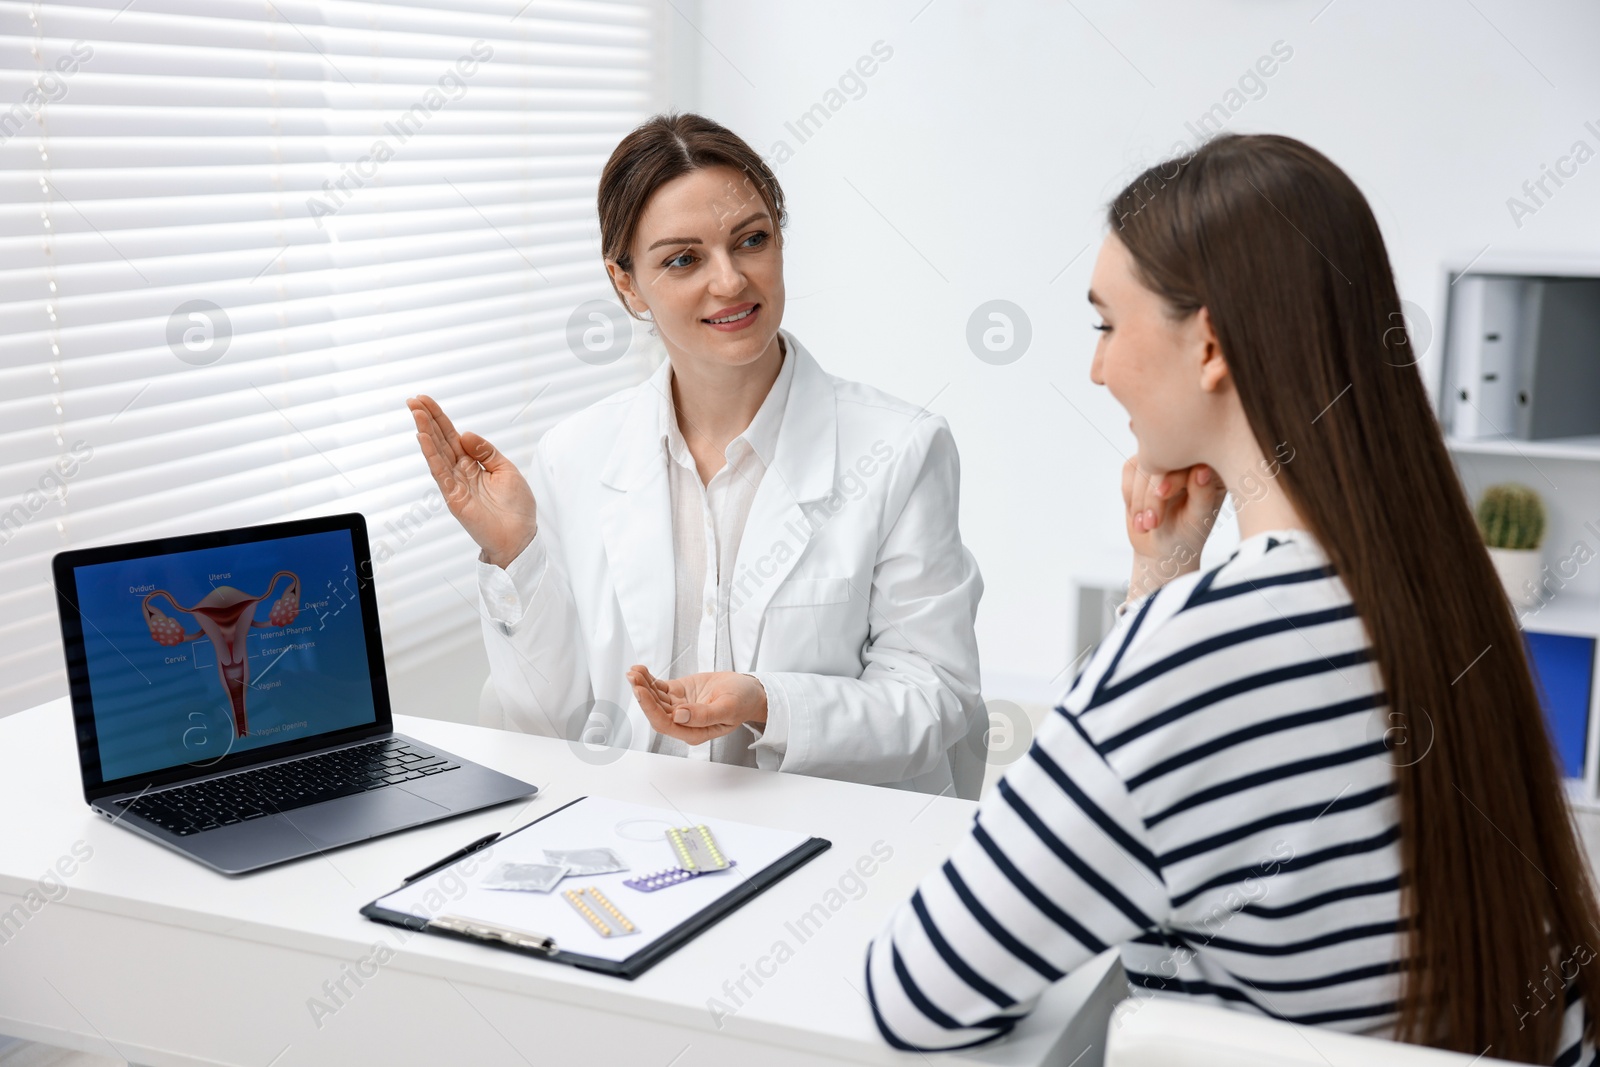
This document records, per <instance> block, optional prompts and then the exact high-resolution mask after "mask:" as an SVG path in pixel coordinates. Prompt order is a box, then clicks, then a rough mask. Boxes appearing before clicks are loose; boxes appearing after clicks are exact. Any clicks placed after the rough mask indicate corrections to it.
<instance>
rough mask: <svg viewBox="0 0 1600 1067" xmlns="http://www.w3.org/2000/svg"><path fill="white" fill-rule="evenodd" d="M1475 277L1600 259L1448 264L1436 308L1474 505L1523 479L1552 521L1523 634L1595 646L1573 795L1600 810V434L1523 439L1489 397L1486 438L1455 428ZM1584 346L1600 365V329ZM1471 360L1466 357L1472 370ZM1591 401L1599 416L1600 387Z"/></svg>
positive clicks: (1528, 273) (1462, 470) (1446, 383)
mask: <svg viewBox="0 0 1600 1067" xmlns="http://www.w3.org/2000/svg"><path fill="white" fill-rule="evenodd" d="M1474 276H1482V277H1486V278H1502V279H1503V278H1526V279H1590V280H1595V281H1597V282H1600V257H1594V258H1573V257H1562V258H1548V259H1547V258H1540V257H1534V256H1526V255H1519V256H1514V257H1513V256H1494V257H1490V256H1482V257H1475V258H1473V259H1472V260H1469V261H1461V262H1455V263H1447V264H1446V265H1445V269H1444V270H1443V271H1442V277H1441V282H1440V295H1441V300H1440V301H1439V303H1438V305H1437V306H1438V307H1439V308H1440V309H1442V312H1443V314H1442V318H1443V320H1444V323H1445V329H1444V331H1443V342H1444V344H1443V348H1442V352H1443V358H1442V359H1441V360H1439V381H1438V389H1437V391H1436V393H1435V396H1436V398H1437V405H1436V409H1437V411H1438V414H1439V419H1440V423H1441V425H1442V426H1443V428H1444V431H1445V443H1446V446H1447V447H1448V448H1449V450H1450V453H1451V455H1452V457H1453V459H1454V460H1455V465H1456V470H1457V472H1458V474H1459V475H1460V477H1461V481H1462V484H1463V486H1464V487H1465V488H1466V490H1467V493H1468V496H1469V498H1470V499H1471V500H1472V502H1473V504H1474V506H1476V502H1477V500H1478V498H1479V496H1480V495H1481V494H1482V492H1483V490H1484V489H1485V488H1486V487H1487V486H1489V485H1493V484H1496V483H1500V482H1521V483H1522V484H1524V485H1527V486H1530V487H1532V488H1533V489H1535V490H1536V491H1537V492H1538V493H1539V495H1540V496H1541V497H1542V498H1543V500H1544V502H1545V508H1546V513H1547V516H1548V522H1547V525H1546V529H1545V539H1544V543H1543V545H1542V546H1541V550H1542V552H1543V554H1544V559H1543V563H1544V577H1543V578H1542V580H1541V590H1540V593H1539V597H1540V603H1539V604H1537V605H1536V606H1534V607H1532V608H1528V609H1524V610H1522V611H1521V612H1520V613H1519V614H1520V617H1521V622H1522V628H1523V630H1524V632H1527V633H1531V634H1553V635H1560V636H1564V637H1572V638H1579V639H1587V640H1588V641H1589V642H1590V643H1591V648H1590V650H1589V694H1588V704H1587V724H1586V731H1585V733H1586V741H1585V747H1584V756H1583V765H1584V773H1583V776H1582V777H1581V778H1571V779H1568V780H1567V792H1568V796H1569V798H1570V799H1571V800H1572V802H1573V803H1574V804H1575V805H1576V806H1579V807H1582V808H1586V809H1590V810H1600V434H1580V435H1573V436H1563V437H1548V438H1543V439H1538V438H1534V439H1528V438H1524V437H1519V436H1517V435H1516V434H1515V433H1513V432H1508V431H1512V430H1514V429H1515V428H1516V419H1515V418H1514V417H1513V418H1507V417H1505V416H1504V414H1503V412H1498V413H1497V414H1495V415H1493V416H1487V415H1486V413H1485V410H1484V409H1485V408H1488V409H1489V410H1494V409H1493V408H1492V405H1491V402H1490V401H1488V400H1485V401H1484V402H1483V403H1484V407H1483V408H1479V407H1473V411H1472V414H1473V415H1474V416H1481V417H1473V418H1470V419H1469V421H1470V422H1473V423H1476V424H1477V426H1476V427H1475V428H1476V429H1479V430H1487V431H1488V432H1485V433H1480V434H1475V435H1471V436H1469V435H1466V434H1461V433H1458V432H1457V427H1456V426H1455V425H1453V423H1454V419H1453V418H1452V413H1453V412H1458V411H1463V410H1465V409H1464V408H1463V407H1462V406H1461V405H1462V404H1463V403H1464V402H1465V401H1466V399H1467V398H1466V397H1464V396H1461V395H1460V394H1459V392H1458V390H1459V389H1460V388H1461V387H1462V386H1464V385H1469V384H1470V383H1469V382H1466V381H1464V380H1463V377H1462V376H1461V375H1460V374H1459V373H1458V369H1457V368H1458V366H1459V364H1457V363H1456V362H1455V361H1456V360H1457V359H1460V358H1461V357H1462V355H1463V352H1464V351H1466V349H1465V343H1466V342H1468V341H1469V340H1470V341H1472V342H1473V343H1477V342H1478V341H1480V340H1481V339H1470V338H1467V337H1465V336H1464V334H1465V331H1466V330H1468V329H1470V328H1471V326H1472V325H1473V323H1472V322H1471V320H1470V317H1464V316H1461V315H1459V314H1457V313H1456V312H1457V311H1458V309H1459V301H1460V300H1461V299H1462V297H1463V294H1464V293H1465V289H1466V287H1464V286H1463V285H1462V282H1463V281H1465V280H1467V279H1470V278H1473V277H1474ZM1597 315H1600V309H1597ZM1512 321H1513V325H1514V327H1515V326H1517V325H1520V324H1517V323H1516V320H1515V318H1514V317H1513V320H1512ZM1481 328H1486V329H1494V328H1496V326H1495V325H1486V326H1483V327H1481ZM1523 328H1524V329H1525V328H1526V327H1523ZM1486 336H1487V335H1486ZM1495 340H1499V338H1498V337H1495ZM1567 340H1568V341H1569V342H1570V340H1571V339H1570V338H1568V339H1567ZM1580 340H1582V339H1580ZM1507 341H1508V344H1511V345H1520V346H1522V353H1521V354H1522V355H1523V356H1524V358H1525V357H1526V353H1527V350H1528V349H1527V346H1528V345H1529V344H1530V342H1529V341H1527V340H1526V339H1525V337H1524V338H1508V339H1507ZM1582 346H1589V350H1590V351H1591V352H1592V358H1593V360H1595V361H1596V362H1597V363H1600V329H1596V330H1595V331H1594V335H1593V337H1592V339H1591V340H1587V341H1582V345H1581V346H1580V347H1582ZM1471 358H1472V357H1471V356H1470V355H1468V356H1467V360H1468V366H1469V367H1470V366H1471V364H1470V360H1471ZM1482 369H1483V370H1484V372H1485V374H1486V375H1489V374H1492V373H1493V372H1495V371H1506V370H1510V371H1511V372H1512V373H1513V374H1516V375H1519V376H1520V374H1521V368H1520V367H1516V366H1510V367H1508V366H1507V365H1506V364H1504V363H1500V364H1496V365H1491V361H1490V360H1489V359H1488V358H1487V357H1485V358H1484V363H1483V367H1482ZM1490 380H1491V381H1492V378H1491V379H1490ZM1487 388H1488V387H1487V386H1486V389H1487ZM1502 395H1504V394H1502ZM1510 399H1511V402H1512V403H1513V404H1516V403H1522V404H1526V403H1527V400H1526V398H1519V397H1516V396H1515V395H1513V396H1511V398H1510ZM1580 399H1581V398H1580ZM1593 403H1594V405H1595V410H1597V411H1600V390H1597V391H1596V395H1595V396H1594V397H1593ZM1524 423H1526V420H1524Z"/></svg>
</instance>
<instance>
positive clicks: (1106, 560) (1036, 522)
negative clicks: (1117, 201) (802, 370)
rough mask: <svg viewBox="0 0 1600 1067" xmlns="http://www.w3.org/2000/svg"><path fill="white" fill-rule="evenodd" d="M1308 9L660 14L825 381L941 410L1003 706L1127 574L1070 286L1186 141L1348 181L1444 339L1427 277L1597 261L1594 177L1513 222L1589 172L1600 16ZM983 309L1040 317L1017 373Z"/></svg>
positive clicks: (693, 100) (688, 104)
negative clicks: (980, 332) (772, 183)
mask: <svg viewBox="0 0 1600 1067" xmlns="http://www.w3.org/2000/svg"><path fill="white" fill-rule="evenodd" d="M1325 2H1326V0H1305V2H1294V3H1266V2H1263V0H1213V2H1209V3H1205V4H1192V3H1180V2H1165V3H1116V2H1112V0H1074V3H1073V4H1063V3H1055V2H1051V3H1043V2H1038V3H1018V2H1010V3H995V2H987V3H980V2H977V0H931V2H927V0H896V2H894V3H862V2H839V0H826V2H819V0H803V2H802V0H763V2H761V3H750V2H748V0H700V2H699V3H696V4H687V3H679V4H678V5H677V6H678V8H679V10H680V11H681V12H682V13H683V14H682V15H681V16H680V19H682V20H683V21H685V22H687V21H689V20H692V21H693V22H694V24H695V25H694V27H692V28H693V29H695V30H696V31H697V32H695V33H693V34H684V35H683V38H684V39H685V40H687V41H688V42H689V43H690V46H691V47H690V49H689V54H688V55H687V56H684V57H682V58H684V59H685V60H686V61H688V62H697V63H698V66H699V70H700V76H699V79H698V84H697V85H696V86H695V87H694V89H693V91H692V92H691V91H689V90H688V89H685V88H684V86H685V84H686V83H685V81H684V80H683V79H676V80H675V85H676V89H675V92H676V93H677V98H676V99H675V101H674V102H675V104H676V105H677V106H679V107H681V108H686V109H688V108H697V109H699V110H703V111H704V112H705V113H707V114H709V115H711V116H712V117H714V118H716V119H718V120H719V121H722V122H724V123H726V124H727V125H729V126H731V127H732V128H733V129H735V130H737V131H738V132H739V133H740V134H742V135H743V136H744V137H746V138H747V139H748V140H749V141H750V142H751V143H752V144H753V145H755V146H756V147H757V148H758V149H760V150H761V151H762V152H763V153H765V154H767V155H768V157H769V158H770V159H772V160H773V161H774V163H775V167H776V169H777V171H778V175H779V178H780V179H781V181H782V182H783V185H784V189H785V192H786V193H787V194H788V196H789V199H790V207H791V223H790V227H789V231H788V239H789V246H788V263H787V268H788V275H787V277H788V288H789V309H788V315H787V318H786V325H788V326H789V327H791V328H792V329H793V330H794V331H795V332H796V334H797V335H798V336H799V337H801V339H802V340H804V341H805V342H806V344H807V346H808V347H809V348H810V349H811V350H812V351H813V352H814V353H815V354H816V355H817V356H818V358H819V359H820V360H821V361H822V363H823V364H824V366H826V367H827V368H828V369H829V370H831V371H833V372H834V373H837V374H842V375H845V376H848V377H853V378H858V379H861V380H864V381H867V382H870V383H872V384H874V385H877V386H880V387H882V388H885V389H887V390H889V391H891V392H893V393H896V394H898V395H900V396H902V397H905V398H906V399H909V400H912V401H914V402H916V403H919V404H922V403H929V405H930V408H931V410H933V411H935V412H937V413H939V414H941V415H943V416H945V417H946V418H947V419H949V421H950V423H951V425H952V427H953V429H954V431H955V435H956V441H957V443H958V444H959V446H960V448H961V452H962V460H963V474H964V475H965V477H964V481H963V487H964V490H965V492H964V494H963V501H962V515H961V523H962V532H963V535H964V537H965V538H966V540H967V543H968V544H969V546H970V547H971V549H972V551H973V553H974V554H975V555H976V556H977V558H978V563H979V565H980V566H981V567H982V569H983V573H984V578H985V581H986V583H987V587H988V588H987V592H986V594H985V596H984V602H983V607H982V610H981V612H980V617H979V625H978V630H979V637H980V641H981V644H982V653H983V668H984V678H985V689H986V692H987V695H988V696H990V697H991V698H993V697H1005V698H1010V699H1052V698H1054V697H1055V696H1057V695H1059V690H1060V689H1061V687H1062V686H1063V685H1064V684H1065V682H1066V681H1068V680H1070V679H1069V678H1067V677H1066V676H1064V675H1062V673H1061V672H1062V671H1063V669H1064V668H1065V667H1066V665H1067V660H1068V655H1067V647H1068V644H1069V640H1070V638H1071V636H1072V635H1071V634H1070V632H1069V631H1070V621H1069V620H1070V611H1069V582H1070V577H1071V576H1072V575H1073V574H1074V573H1075V572H1083V571H1091V572H1093V571H1103V570H1104V569H1105V568H1107V567H1120V566H1125V562H1124V561H1125V559H1126V548H1125V545H1124V543H1123V541H1122V534H1121V529H1122V528H1121V519H1120V512H1119V507H1120V497H1119V492H1118V469H1119V466H1120V461H1121V458H1122V455H1123V454H1125V453H1127V452H1130V451H1131V450H1132V447H1133V442H1132V439H1131V436H1130V435H1129V433H1128V432H1127V428H1126V427H1127V422H1126V417H1125V416H1124V415H1123V414H1122V413H1121V411H1120V409H1119V408H1118V407H1117V405H1116V404H1115V402H1114V401H1112V400H1111V398H1110V397H1109V396H1108V395H1106V394H1105V392H1104V391H1103V390H1100V389H1098V388H1096V387H1094V386H1093V385H1092V384H1091V383H1090V382H1089V380H1088V365H1089V358H1090V355H1091V352H1092V340H1093V338H1092V334H1091V331H1090V329H1089V324H1090V323H1091V322H1092V321H1094V319H1093V316H1091V315H1090V314H1089V312H1088V308H1087V305H1086V303H1085V301H1084V292H1085V290H1086V289H1087V285H1088V278H1089V274H1090V270H1091V268H1092V266H1093V261H1094V255H1095V251H1096V249H1097V248H1098V243H1099V240H1100V238H1101V236H1102V233H1103V227H1102V225H1101V222H1100V219H1101V213H1102V211H1103V207H1104V204H1105V202H1106V201H1107V200H1108V199H1109V198H1110V197H1111V196H1112V195H1113V194H1114V193H1115V192H1116V191H1117V190H1118V189H1119V188H1120V187H1121V185H1122V184H1123V183H1124V182H1126V181H1127V180H1128V179H1129V178H1131V177H1132V176H1133V175H1134V174H1135V173H1137V171H1138V170H1140V169H1142V167H1144V166H1146V165H1148V164H1150V163H1152V162H1155V161H1156V160H1157V159H1159V158H1162V157H1164V156H1165V155H1167V154H1168V153H1169V152H1170V151H1171V149H1172V147H1173V145H1174V143H1175V142H1177V141H1178V140H1180V139H1185V138H1187V139H1189V140H1191V141H1192V136H1193V135H1192V134H1190V133H1189V131H1188V130H1187V129H1186V127H1185V124H1186V123H1190V122H1193V121H1194V120H1196V119H1197V118H1198V117H1199V116H1200V115H1201V114H1203V113H1204V112H1206V111H1207V110H1208V109H1209V108H1211V107H1212V106H1213V105H1214V104H1218V103H1225V104H1231V103H1235V102H1238V103H1239V104H1240V106H1238V108H1237V111H1236V112H1235V113H1234V114H1232V116H1231V118H1230V121H1229V124H1228V128H1229V129H1232V130H1238V131H1247V132H1264V131H1274V132H1282V133H1287V134H1292V135H1293V136H1296V137H1299V138H1302V139H1303V140H1306V141H1308V142H1309V143H1311V144H1312V145H1314V146H1316V147H1317V148H1319V149H1321V150H1322V151H1324V152H1326V153H1327V154H1328V155H1329V156H1330V157H1331V158H1332V159H1333V160H1334V161H1335V162H1337V163H1339V164H1340V165H1341V166H1343V167H1344V168H1345V169H1346V170H1347V171H1348V172H1349V173H1350V174H1351V175H1352V177H1353V178H1354V179H1355V180H1356V182H1357V183H1358V184H1359V185H1360V186H1361V188H1362V189H1363V190H1365V192H1366V194H1367V196H1368V198H1369V200H1370V201H1371V203H1372V206H1373V209H1374V211H1375V212H1376V214H1377V216H1378V219H1379V221H1380V223H1381V224H1382V226H1383V229H1384V234H1385V236H1386V238H1387V239H1388V242H1389V251H1390V255H1391V258H1392V260H1393V262H1394V265H1395V270H1396V272H1397V276H1398V281H1399V287H1400V292H1401V295H1402V296H1403V297H1405V298H1406V299H1408V300H1411V301H1414V302H1416V303H1417V304H1418V305H1420V306H1421V307H1422V309H1423V310H1424V312H1425V313H1426V314H1427V315H1428V316H1430V317H1431V318H1432V319H1433V321H1434V325H1435V327H1436V329H1435V331H1434V332H1435V337H1436V338H1437V336H1438V334H1439V332H1440V328H1442V321H1441V320H1442V310H1441V307H1440V305H1441V303H1442V291H1441V284H1440V282H1439V271H1440V264H1441V261H1442V260H1444V259H1446V258H1455V259H1457V260H1458V262H1464V261H1466V260H1468V259H1471V258H1472V257H1473V256H1474V255H1475V254H1476V253H1478V252H1479V251H1480V250H1481V249H1483V247H1484V246H1485V245H1488V246H1490V250H1491V254H1494V255H1499V254H1505V253H1513V252H1526V253H1540V254H1542V253H1578V254H1581V253H1588V254H1590V255H1593V254H1595V253H1596V252H1597V251H1600V249H1597V247H1596V246H1597V245H1600V159H1597V160H1595V161H1591V162H1587V163H1586V164H1585V165H1584V166H1582V167H1580V168H1579V170H1578V173H1577V175H1576V176H1574V177H1572V178H1570V179H1565V182H1566V184H1565V186H1564V187H1563V188H1560V189H1556V188H1555V186H1554V185H1553V184H1551V185H1547V188H1548V189H1550V190H1551V191H1553V192H1554V195H1553V196H1552V197H1550V198H1548V199H1547V200H1546V202H1545V204H1544V206H1542V207H1539V208H1538V209H1537V211H1536V213H1535V214H1534V215H1532V216H1527V217H1524V218H1522V219H1521V220H1520V221H1521V225H1520V227H1519V226H1518V225H1516V224H1515V222H1514V221H1513V219H1512V216H1511V214H1510V212H1509V211H1508V208H1507V203H1506V201H1507V198H1508V197H1512V196H1522V195H1523V194H1522V191H1521V186H1522V183H1523V182H1524V181H1526V180H1529V179H1537V178H1539V177H1540V176H1541V169H1540V168H1541V164H1547V165H1554V164H1555V162H1556V161H1557V159H1558V158H1559V157H1561V156H1563V155H1566V154H1567V153H1568V152H1569V151H1570V150H1571V147H1572V145H1573V143H1574V142H1575V141H1577V140H1580V139H1582V140H1585V141H1587V142H1588V144H1589V146H1590V148H1591V149H1592V150H1596V151H1600V67H1597V66H1596V64H1595V63H1594V61H1593V56H1592V48H1593V45H1594V43H1595V42H1596V41H1597V40H1600V6H1597V5H1595V4H1593V3H1592V2H1588V0H1561V2H1554V0H1552V2H1546V3H1539V4H1533V3H1512V2H1510V0H1472V2H1471V3H1466V2H1464V0H1407V2H1404V3H1392V2H1391V3H1381V4H1380V3H1376V2H1367V0H1334V2H1333V3H1331V4H1328V5H1327V6H1326V7H1324V4H1325ZM878 41H882V42H884V44H885V45H886V46H887V47H888V48H889V49H892V55H891V56H890V58H889V59H888V60H887V61H885V62H882V63H881V64H880V65H879V67H878V69H877V70H876V72H875V73H874V74H873V75H872V76H871V77H869V78H866V79H864V80H863V84H864V91H858V97H859V98H851V97H850V96H848V95H846V94H840V95H839V96H837V97H835V98H833V99H831V100H829V99H828V98H827V96H826V94H827V93H828V91H829V90H830V89H834V88H837V87H838V80H839V78H840V75H841V74H842V73H844V72H845V71H846V70H847V69H848V68H850V67H852V66H853V65H854V64H855V63H856V61H857V59H858V57H861V56H864V55H870V54H871V50H872V47H873V45H874V42H878ZM1278 41H1282V42H1284V46H1287V48H1288V49H1292V52H1293V54H1292V56H1291V57H1290V58H1289V59H1288V60H1287V61H1285V62H1282V63H1281V64H1280V65H1279V66H1278V67H1277V69H1276V71H1275V73H1274V74H1273V75H1272V77H1270V78H1268V79H1265V80H1264V82H1263V85H1264V90H1262V91H1258V92H1257V95H1258V96H1259V98H1258V99H1249V98H1247V97H1246V96H1245V95H1244V94H1239V95H1238V96H1236V97H1233V98H1226V94H1227V93H1228V92H1229V90H1231V89H1235V88H1237V84H1238V81H1239V78H1240V76H1241V75H1243V74H1244V73H1245V72H1246V71H1247V70H1248V69H1249V68H1250V67H1251V66H1252V65H1253V64H1255V63H1256V61H1257V59H1258V57H1261V56H1264V55H1267V54H1269V53H1270V51H1271V49H1272V46H1273V44H1274V42H1278ZM1281 47H1282V46H1280V48H1281ZM848 87H849V86H847V88H848ZM819 102H821V103H824V105H825V106H827V105H829V104H833V105H836V110H835V111H833V112H832V113H831V115H830V117H829V118H828V119H827V121H826V122H825V124H823V125H822V127H821V129H820V130H819V131H818V132H815V133H814V135H812V136H811V137H810V138H809V139H807V140H806V141H805V142H804V143H800V141H799V140H798V138H796V137H795V136H794V134H793V133H792V132H791V131H790V130H788V129H787V128H786V127H785V123H786V122H794V121H795V120H796V119H797V118H798V117H799V116H800V115H801V114H802V113H804V112H806V111H807V109H809V108H811V107H812V106H813V105H815V104H818V103H819ZM1586 121H1592V122H1594V124H1595V130H1588V129H1586V128H1585V126H1584V123H1585V122H1586ZM780 141H781V142H786V143H787V145H788V147H789V149H791V150H792V152H793V156H792V158H789V159H788V160H787V161H786V162H778V159H779V156H780V154H781V153H780V150H779V148H778V143H779V142H780ZM1529 203H1530V205H1531V201H1530V202H1529ZM994 298H1003V299H1007V300H1010V301H1013V302H1015V303H1016V304H1018V305H1020V306H1021V307H1022V308H1023V309H1024V310H1025V311H1026V313H1027V314H1028V316H1029V317H1030V319H1031V321H1032V326H1033V339H1032V344H1031V347H1030V348H1029V349H1028V351H1027V353H1026V354H1025V355H1024V356H1023V358H1021V359H1020V360H1019V361H1017V362H1015V363H1013V364H1011V365H1008V366H993V365H989V364H986V363H983V362H981V361H979V360H978V359H977V358H975V357H974V355H973V354H972V352H971V351H970V350H969V349H968V347H967V343H966V340H965V331H966V323H967V319H968V316H969V315H970V314H971V313H972V311H973V310H974V309H975V308H976V307H977V306H978V305H979V304H980V303H982V302H984V301H987V300H990V299H994ZM1437 355H1438V352H1437V345H1435V347H1434V350H1433V351H1431V352H1430V353H1429V355H1428V358H1427V359H1426V360H1425V364H1424V367H1425V371H1426V372H1427V373H1428V375H1429V380H1430V384H1431V383H1432V381H1433V379H1434V378H1436V377H1437Z"/></svg>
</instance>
